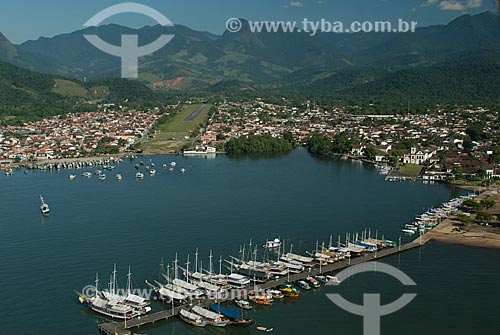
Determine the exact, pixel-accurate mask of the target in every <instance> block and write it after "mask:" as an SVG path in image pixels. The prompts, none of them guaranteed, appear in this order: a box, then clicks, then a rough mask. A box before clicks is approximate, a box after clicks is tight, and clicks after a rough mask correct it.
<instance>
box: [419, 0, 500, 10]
mask: <svg viewBox="0 0 500 335" xmlns="http://www.w3.org/2000/svg"><path fill="white" fill-rule="evenodd" d="M495 1H497V2H498V1H500V0H495ZM434 5H437V6H438V7H439V8H440V9H442V10H457V11H465V10H467V9H469V8H479V7H481V6H482V5H483V0H444V1H440V0H426V1H425V2H423V3H421V4H420V7H429V6H434Z"/></svg>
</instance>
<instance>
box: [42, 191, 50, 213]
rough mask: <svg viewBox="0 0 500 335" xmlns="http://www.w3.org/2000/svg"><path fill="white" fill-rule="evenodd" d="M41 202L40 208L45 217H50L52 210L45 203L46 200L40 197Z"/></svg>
mask: <svg viewBox="0 0 500 335" xmlns="http://www.w3.org/2000/svg"><path fill="white" fill-rule="evenodd" d="M40 201H41V202H42V205H41V206H40V210H41V211H42V214H43V215H48V214H49V213H50V208H49V205H47V204H46V203H45V200H43V197H42V196H41V195H40Z"/></svg>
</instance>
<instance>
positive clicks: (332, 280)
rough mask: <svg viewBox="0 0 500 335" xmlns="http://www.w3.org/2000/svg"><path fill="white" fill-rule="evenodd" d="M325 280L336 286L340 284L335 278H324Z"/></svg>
mask: <svg viewBox="0 0 500 335" xmlns="http://www.w3.org/2000/svg"><path fill="white" fill-rule="evenodd" d="M326 278H327V279H328V282H329V283H332V284H336V285H339V284H340V283H341V281H340V280H339V279H338V278H337V277H335V276H326Z"/></svg>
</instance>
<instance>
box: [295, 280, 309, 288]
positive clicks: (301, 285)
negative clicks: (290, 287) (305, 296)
mask: <svg viewBox="0 0 500 335" xmlns="http://www.w3.org/2000/svg"><path fill="white" fill-rule="evenodd" d="M297 285H298V286H299V287H300V288H301V289H303V290H310V289H311V286H309V284H308V283H306V282H305V281H304V280H299V281H298V282H297Z"/></svg>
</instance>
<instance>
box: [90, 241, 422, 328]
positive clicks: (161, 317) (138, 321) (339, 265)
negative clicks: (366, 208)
mask: <svg viewBox="0 0 500 335" xmlns="http://www.w3.org/2000/svg"><path fill="white" fill-rule="evenodd" d="M426 242H427V240H425V239H423V240H421V238H420V237H419V238H417V239H416V240H415V241H413V242H409V243H406V244H403V245H401V246H396V247H393V248H388V249H383V250H380V251H377V252H374V253H369V254H366V255H365V256H364V257H357V258H353V259H352V260H350V259H347V260H343V261H340V262H335V263H333V264H329V265H325V266H322V267H321V269H320V268H319V267H315V268H313V269H311V271H304V272H302V273H298V274H294V275H290V281H293V282H295V281H298V280H303V279H306V278H307V277H308V276H316V275H319V274H327V273H332V272H337V271H341V270H343V269H345V268H347V267H349V266H353V265H357V264H361V263H365V262H369V261H373V260H378V259H381V258H384V257H388V256H393V255H396V254H399V253H402V252H404V251H407V250H411V249H415V248H418V247H420V246H421V245H422V244H425V243H426ZM287 280H288V278H287V277H285V278H280V279H278V280H270V281H267V282H265V283H262V284H260V285H259V288H260V289H262V290H267V289H271V288H276V287H279V286H280V285H282V284H283V283H285V282H286V281H287ZM242 292H245V291H244V290H231V291H230V292H229V294H228V295H227V296H228V297H235V296H240V297H241V294H242ZM241 298H246V297H245V296H242V297H241ZM226 300H228V299H221V302H223V301H226ZM214 302H215V301H214V300H210V299H204V300H201V301H200V303H199V304H200V306H203V307H208V306H209V305H210V304H212V303H214ZM183 308H189V305H185V306H180V307H176V308H175V309H174V310H173V311H172V309H168V310H163V311H160V312H156V313H152V314H149V315H146V316H142V317H139V318H135V319H132V320H129V321H127V322H126V325H125V322H108V323H102V324H100V325H99V331H101V333H103V334H105V335H132V332H131V331H130V329H134V328H140V327H142V326H145V325H152V324H155V323H157V322H161V321H167V320H169V319H171V318H173V317H176V316H177V314H178V313H179V311H180V310H181V309H183Z"/></svg>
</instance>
